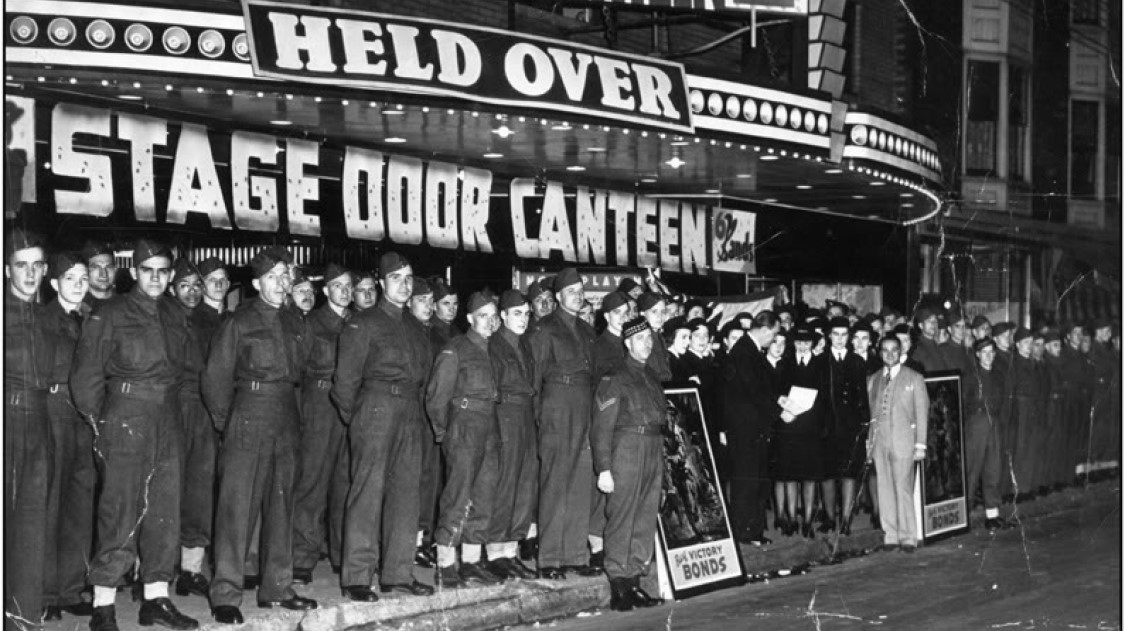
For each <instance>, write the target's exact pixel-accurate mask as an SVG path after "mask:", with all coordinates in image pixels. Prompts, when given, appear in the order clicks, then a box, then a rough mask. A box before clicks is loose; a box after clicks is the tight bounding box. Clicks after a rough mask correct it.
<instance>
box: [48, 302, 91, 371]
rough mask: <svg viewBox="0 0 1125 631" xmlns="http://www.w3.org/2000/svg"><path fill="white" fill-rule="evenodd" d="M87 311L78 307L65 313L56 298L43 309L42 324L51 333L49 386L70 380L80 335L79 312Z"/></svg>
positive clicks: (83, 307)
mask: <svg viewBox="0 0 1125 631" xmlns="http://www.w3.org/2000/svg"><path fill="white" fill-rule="evenodd" d="M85 309H87V307H85V306H83V305H79V307H78V309H76V310H75V311H74V312H72V313H67V312H66V311H65V310H64V309H63V306H62V303H60V302H59V300H58V298H56V299H54V300H53V301H51V304H49V305H47V307H46V308H45V309H44V315H45V316H46V317H45V320H44V324H45V325H46V327H47V330H48V331H49V332H50V333H51V336H52V338H53V344H52V345H53V346H54V349H55V351H54V362H53V364H52V367H51V377H50V379H49V381H50V383H51V385H54V384H60V383H61V384H65V383H66V382H67V381H69V380H70V369H71V367H72V366H73V365H74V351H75V349H76V348H78V336H79V335H80V334H81V333H82V315H81V312H82V311H83V310H85Z"/></svg>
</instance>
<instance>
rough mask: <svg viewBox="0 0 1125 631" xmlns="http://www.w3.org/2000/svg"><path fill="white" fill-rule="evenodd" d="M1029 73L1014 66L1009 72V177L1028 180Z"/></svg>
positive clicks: (1021, 180)
mask: <svg viewBox="0 0 1125 631" xmlns="http://www.w3.org/2000/svg"><path fill="white" fill-rule="evenodd" d="M1029 93H1030V90H1029V89H1028V73H1027V72H1026V71H1025V70H1024V69H1023V68H1018V67H1015V66H1012V67H1011V68H1009V71H1008V177H1009V179H1011V180H1016V181H1020V182H1023V181H1026V180H1027V172H1028V168H1027V167H1028V165H1027V159H1026V155H1027V143H1028V133H1029V129H1028V126H1029V120H1028V116H1027V109H1028V103H1027V99H1028V94H1029Z"/></svg>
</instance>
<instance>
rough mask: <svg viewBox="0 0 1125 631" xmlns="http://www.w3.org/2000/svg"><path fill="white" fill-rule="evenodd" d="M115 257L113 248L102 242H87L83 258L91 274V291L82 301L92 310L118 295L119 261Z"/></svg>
mask: <svg viewBox="0 0 1125 631" xmlns="http://www.w3.org/2000/svg"><path fill="white" fill-rule="evenodd" d="M113 256H114V253H113V248H112V247H110V245H109V244H108V243H104V242H101V241H87V242H86V245H85V246H83V248H82V258H83V260H85V261H86V270H87V272H88V273H89V274H90V291H89V292H88V293H87V294H86V297H85V298H83V299H82V301H83V302H85V303H86V304H87V305H88V306H89V307H90V308H91V309H93V308H94V307H96V306H98V305H99V304H101V303H103V302H105V301H107V300H109V299H110V298H113V296H114V295H116V294H115V292H114V283H116V282H117V261H116V260H115V259H114V258H113Z"/></svg>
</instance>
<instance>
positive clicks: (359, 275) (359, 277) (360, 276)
mask: <svg viewBox="0 0 1125 631" xmlns="http://www.w3.org/2000/svg"><path fill="white" fill-rule="evenodd" d="M349 273H350V274H351V275H352V285H358V284H360V283H361V282H363V281H365V280H367V279H368V278H370V279H371V280H376V278H375V272H368V271H364V270H359V271H354V270H353V271H351V272H349Z"/></svg>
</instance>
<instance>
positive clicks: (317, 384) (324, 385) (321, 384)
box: [304, 377, 332, 390]
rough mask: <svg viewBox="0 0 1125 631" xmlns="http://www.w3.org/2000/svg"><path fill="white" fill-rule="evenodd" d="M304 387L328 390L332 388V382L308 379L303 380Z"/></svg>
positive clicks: (329, 380)
mask: <svg viewBox="0 0 1125 631" xmlns="http://www.w3.org/2000/svg"><path fill="white" fill-rule="evenodd" d="M304 385H305V386H307V387H311V388H316V389H317V390H328V389H329V388H331V387H332V380H331V379H313V378H311V377H310V378H308V379H305V383H304Z"/></svg>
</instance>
